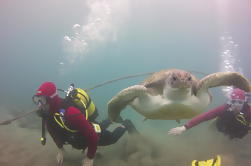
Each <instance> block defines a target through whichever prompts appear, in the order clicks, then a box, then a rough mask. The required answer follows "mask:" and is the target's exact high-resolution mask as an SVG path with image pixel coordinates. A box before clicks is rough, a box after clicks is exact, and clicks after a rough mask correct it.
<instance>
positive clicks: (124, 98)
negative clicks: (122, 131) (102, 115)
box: [108, 85, 147, 121]
mask: <svg viewBox="0 0 251 166" xmlns="http://www.w3.org/2000/svg"><path fill="white" fill-rule="evenodd" d="M146 92H147V88H146V87H144V86H143V85H134V86H130V87H128V88H126V89H124V90H122V91H120V92H119V93H118V94H117V95H116V96H114V97H113V98H112V99H111V100H110V101H109V102H108V116H109V119H110V120H111V121H116V120H117V119H118V117H119V115H120V112H121V111H122V110H123V109H124V108H125V107H126V106H127V105H128V104H129V103H130V102H132V101H133V100H134V99H135V98H136V97H139V96H142V95H145V93H146Z"/></svg>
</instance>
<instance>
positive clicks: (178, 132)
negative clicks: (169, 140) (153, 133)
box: [168, 126, 187, 135]
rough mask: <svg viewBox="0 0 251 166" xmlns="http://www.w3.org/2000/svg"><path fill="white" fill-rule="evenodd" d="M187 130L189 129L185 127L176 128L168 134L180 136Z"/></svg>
mask: <svg viewBox="0 0 251 166" xmlns="http://www.w3.org/2000/svg"><path fill="white" fill-rule="evenodd" d="M186 130H187V129H186V127H185V126H180V127H175V128H172V129H171V130H169V131H168V134H169V135H180V134H182V133H183V132H184V131H186Z"/></svg>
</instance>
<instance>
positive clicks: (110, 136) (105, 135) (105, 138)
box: [99, 127, 127, 146]
mask: <svg viewBox="0 0 251 166" xmlns="http://www.w3.org/2000/svg"><path fill="white" fill-rule="evenodd" d="M126 131H127V129H126V128H124V127H117V128H116V129H115V130H113V132H110V131H108V130H102V132H101V135H100V139H99V146H107V145H111V144H114V143H116V142H117V141H118V140H119V139H120V138H121V137H122V136H123V135H124V133H125V132H126Z"/></svg>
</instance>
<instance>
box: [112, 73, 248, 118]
mask: <svg viewBox="0 0 251 166" xmlns="http://www.w3.org/2000/svg"><path fill="white" fill-rule="evenodd" d="M231 85H233V86H235V87H238V88H240V89H243V90H245V91H250V86H249V81H248V80H247V79H246V78H245V77H244V76H242V75H241V74H239V73H236V72H218V73H213V74H210V75H207V76H206V77H204V78H203V79H201V80H197V79H196V78H195V76H193V75H192V74H191V73H189V72H186V71H184V70H178V69H171V70H163V71H160V72H156V73H154V74H153V75H151V76H150V77H148V78H147V79H146V80H145V81H144V82H142V83H141V84H139V85H134V86H131V87H128V88H126V89H123V90H122V91H120V92H119V93H118V94H117V95H115V96H114V97H113V98H112V99H111V100H110V101H109V102H108V115H109V118H110V119H111V120H112V121H116V119H117V118H118V116H119V114H120V112H121V111H122V110H123V109H124V108H125V107H126V106H127V105H131V106H132V107H133V109H134V110H136V111H137V112H138V113H140V114H142V115H143V116H145V118H147V119H166V120H179V119H189V118H192V117H193V116H195V115H197V114H199V113H201V112H202V111H205V110H206V108H207V106H208V104H209V103H210V101H211V95H210V93H209V92H208V88H211V87H217V86H231Z"/></svg>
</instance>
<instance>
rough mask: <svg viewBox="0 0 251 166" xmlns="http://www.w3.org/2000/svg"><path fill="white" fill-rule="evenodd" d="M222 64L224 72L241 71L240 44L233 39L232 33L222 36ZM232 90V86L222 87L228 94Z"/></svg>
mask: <svg viewBox="0 0 251 166" xmlns="http://www.w3.org/2000/svg"><path fill="white" fill-rule="evenodd" d="M220 40H221V53H220V54H221V64H220V65H221V66H220V68H221V69H220V70H221V71H223V72H240V73H242V68H241V67H240V65H239V64H240V60H239V55H238V44H237V43H235V42H234V41H233V38H232V37H231V36H230V35H227V34H226V35H224V36H221V38H220ZM231 90H232V88H231V87H225V88H223V89H222V91H223V93H224V94H225V95H226V96H228V95H229V92H230V91H231Z"/></svg>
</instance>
